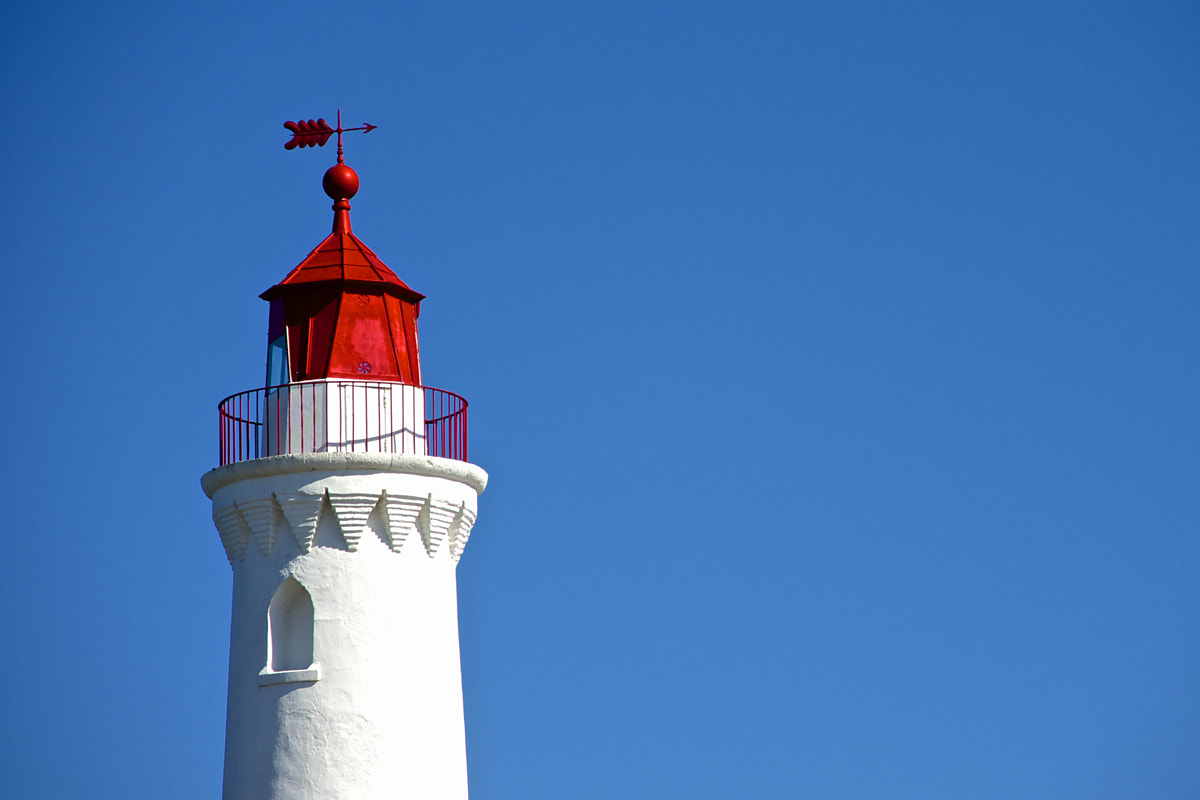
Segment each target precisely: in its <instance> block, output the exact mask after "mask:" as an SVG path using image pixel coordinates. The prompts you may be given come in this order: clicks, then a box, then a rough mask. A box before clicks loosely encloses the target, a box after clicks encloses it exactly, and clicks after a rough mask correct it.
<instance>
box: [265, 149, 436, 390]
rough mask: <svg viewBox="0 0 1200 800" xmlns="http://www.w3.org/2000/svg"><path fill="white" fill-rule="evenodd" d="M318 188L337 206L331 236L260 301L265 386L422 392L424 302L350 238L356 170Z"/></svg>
mask: <svg viewBox="0 0 1200 800" xmlns="http://www.w3.org/2000/svg"><path fill="white" fill-rule="evenodd" d="M339 161H340V159H339ZM323 185H324V187H325V193H326V194H328V195H329V196H330V197H331V198H332V199H333V201H334V203H333V232H332V233H330V234H329V236H327V237H326V238H325V241H323V242H321V243H320V244H319V245H317V248H316V249H315V250H313V251H312V252H311V253H309V254H308V257H307V258H305V259H304V260H303V261H301V262H300V264H299V265H298V266H297V267H296V268H295V269H293V270H292V271H291V272H289V273H288V275H287V277H285V278H284V279H283V280H282V281H280V282H279V283H277V284H276V285H274V286H272V287H271V288H270V289H268V290H267V291H265V292H263V293H262V295H261V297H262V299H264V300H267V301H270V303H271V316H270V323H269V326H268V328H269V331H268V336H267V339H268V347H267V385H268V386H278V385H280V384H284V383H295V382H298V381H307V380H316V379H322V378H349V379H355V380H371V381H395V382H399V383H407V384H410V385H414V386H419V385H420V383H421V360H420V356H419V354H418V350H417V316H418V315H419V314H420V312H421V300H423V299H424V297H425V296H424V295H422V294H421V293H419V292H415V291H413V290H412V289H410V288H409V287H408V285H407V284H405V283H404V281H402V280H400V278H399V277H397V276H396V273H394V272H392V271H391V270H390V269H388V267H387V265H386V264H384V263H383V262H382V261H380V260H379V257H378V256H376V255H375V254H374V253H372V252H371V249H370V248H369V247H367V246H366V245H365V244H363V243H362V242H361V241H359V239H358V237H357V236H355V235H354V234H353V233H352V232H351V230H350V198H351V197H353V196H354V195H355V193H356V192H357V191H358V175H357V174H355V172H354V170H352V169H351V168H350V167H348V166H346V165H345V164H343V163H338V164H336V165H334V166H332V167H330V168H329V170H328V171H327V172H326V173H325V179H324V181H323Z"/></svg>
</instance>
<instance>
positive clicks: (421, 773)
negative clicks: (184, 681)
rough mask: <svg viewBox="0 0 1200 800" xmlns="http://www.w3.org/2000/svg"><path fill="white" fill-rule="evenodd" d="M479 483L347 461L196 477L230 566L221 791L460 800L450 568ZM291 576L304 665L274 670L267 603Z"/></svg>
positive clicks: (449, 474) (453, 473)
mask: <svg viewBox="0 0 1200 800" xmlns="http://www.w3.org/2000/svg"><path fill="white" fill-rule="evenodd" d="M335 455H336V456H337V458H336V459H333V462H336V463H331V457H332V456H335ZM384 460H386V461H387V467H386V469H384V468H381V465H382V463H383V461H384ZM269 462H273V463H274V467H275V468H274V469H272V468H271V467H272V463H269ZM355 466H357V467H363V469H351V468H349V467H355ZM234 468H237V469H234ZM406 469H407V470H409V471H405V470H406ZM485 481H486V474H484V473H483V471H482V470H479V469H478V468H477V467H473V466H472V465H469V464H462V463H461V462H446V461H444V460H442V459H430V458H428V457H409V458H408V459H407V460H406V459H404V458H402V457H398V456H391V457H382V458H381V457H380V456H373V457H367V456H356V455H355V454H323V455H318V456H279V457H275V458H267V459H258V460H257V461H253V462H244V463H243V464H236V465H231V467H223V468H221V470H214V471H213V472H212V473H209V474H208V475H206V476H205V479H204V483H205V489H206V491H208V492H209V493H210V495H211V496H212V498H213V517H214V520H215V521H216V523H217V527H218V530H219V531H220V533H221V539H222V542H223V544H224V545H225V548H226V553H227V555H228V556H229V559H230V563H231V564H232V565H233V573H234V588H233V619H232V625H231V634H230V664H229V706H228V719H227V728H226V748H225V789H224V797H225V799H226V800H241V798H247V800H248V799H249V798H254V800H262V799H263V798H272V799H275V800H282V799H283V798H289V800H291V799H292V798H297V799H298V798H314V799H315V798H326V799H330V798H346V799H347V800H349V798H356V799H357V798H384V797H388V798H397V797H420V798H466V797H467V770H466V746H465V735H464V731H463V708H462V679H461V672H460V665H459V651H458V616H457V613H458V612H457V597H456V585H455V566H456V564H457V561H458V557H459V556H460V555H461V554H462V548H463V547H464V546H465V544H466V539H467V537H468V535H469V534H470V530H471V525H472V524H473V523H474V519H475V513H476V499H477V494H478V492H479V491H480V490H482V488H483V485H484V482H485ZM289 576H290V577H292V578H295V579H296V580H297V581H299V583H300V584H301V585H302V586H303V587H304V589H305V590H307V591H308V592H309V594H310V595H311V597H312V605H313V613H314V627H313V655H314V663H313V665H312V667H311V669H310V670H309V671H298V672H293V673H284V674H272V673H271V670H270V669H269V667H268V664H267V638H268V627H267V610H268V606H269V605H270V602H271V598H272V596H273V595H274V593H275V591H276V589H278V587H279V586H280V584H281V582H282V581H283V580H284V579H286V578H287V577H289ZM313 678H315V680H314V679H313Z"/></svg>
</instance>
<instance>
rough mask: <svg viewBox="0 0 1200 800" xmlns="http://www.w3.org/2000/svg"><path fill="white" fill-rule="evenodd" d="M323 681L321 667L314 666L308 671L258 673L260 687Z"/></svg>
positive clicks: (292, 670) (293, 670) (291, 670)
mask: <svg viewBox="0 0 1200 800" xmlns="http://www.w3.org/2000/svg"><path fill="white" fill-rule="evenodd" d="M319 680H321V665H320V664H313V665H312V666H311V667H309V668H308V669H289V670H284V671H282V672H260V673H258V685H259V686H274V685H276V684H279V683H313V682H315V681H319Z"/></svg>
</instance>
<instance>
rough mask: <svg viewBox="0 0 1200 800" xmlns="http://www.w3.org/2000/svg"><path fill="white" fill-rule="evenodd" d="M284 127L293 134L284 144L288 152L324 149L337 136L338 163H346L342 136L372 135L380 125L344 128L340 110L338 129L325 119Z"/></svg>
mask: <svg viewBox="0 0 1200 800" xmlns="http://www.w3.org/2000/svg"><path fill="white" fill-rule="evenodd" d="M283 127H285V128H287V129H288V130H289V131H291V132H292V138H291V139H289V140H288V141H287V142H284V145H283V146H284V147H285V148H286V149H288V150H295V149H296V148H297V147H324V146H325V143H326V142H328V141H329V137H330V136H332V135H333V134H335V133H336V134H337V137H338V152H337V163H339V164H343V163H345V162H344V161H343V160H342V134H343V133H349V132H350V131H362V132H363V133H370V132H371V131H373V130H375V129H376V128H378V127H379V126H378V125H368V124H366V123H365V122H364V123H363V124H362V125H361V126H360V127H357V128H343V127H342V110H341V109H340V108H339V109H338V114H337V127H336V128H331V127H329V123H328V122H326V121H325V120H324V119H310V120H309V121H308V122H305V121H304V120H300V121H299V122H290V121H289V122H285V123H283Z"/></svg>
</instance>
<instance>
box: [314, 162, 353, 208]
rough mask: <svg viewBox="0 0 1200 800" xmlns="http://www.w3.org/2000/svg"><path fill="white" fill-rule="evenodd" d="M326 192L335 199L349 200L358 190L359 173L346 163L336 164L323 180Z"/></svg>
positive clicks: (326, 172) (322, 184)
mask: <svg viewBox="0 0 1200 800" xmlns="http://www.w3.org/2000/svg"><path fill="white" fill-rule="evenodd" d="M321 186H322V187H324V189H325V194H327V195H329V197H330V198H331V199H333V200H349V199H350V198H351V197H354V195H355V194H356V193H357V192H358V173H357V172H355V171H354V170H352V169H350V167H348V166H346V165H345V164H334V165H333V166H332V167H330V168H329V169H327V170H326V171H325V177H324V178H323V179H322V180H321Z"/></svg>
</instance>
